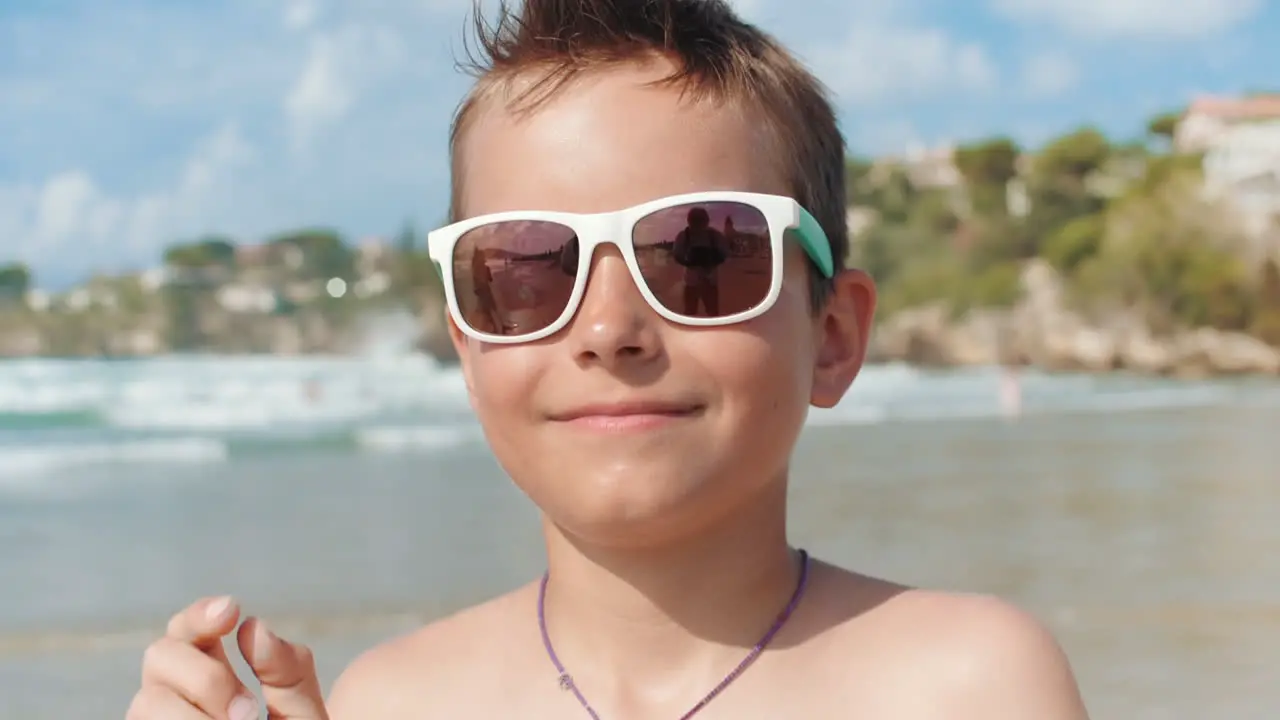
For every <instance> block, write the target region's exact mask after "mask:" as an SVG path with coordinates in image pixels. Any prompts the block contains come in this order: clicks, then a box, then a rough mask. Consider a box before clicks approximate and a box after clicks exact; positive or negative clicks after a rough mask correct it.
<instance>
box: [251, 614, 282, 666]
mask: <svg viewBox="0 0 1280 720" xmlns="http://www.w3.org/2000/svg"><path fill="white" fill-rule="evenodd" d="M254 634H255V635H256V637H255V638H254V646H255V647H254V650H255V651H256V654H257V656H258V660H259V661H260V662H263V661H266V660H267V658H269V657H271V651H272V646H273V645H275V644H276V642H277V641H278V640H279V638H277V637H276V634H275V633H273V632H271V629H270V628H268V627H267V624H266V623H265V622H262V621H261V620H259V621H258V630H257V632H256V633H254Z"/></svg>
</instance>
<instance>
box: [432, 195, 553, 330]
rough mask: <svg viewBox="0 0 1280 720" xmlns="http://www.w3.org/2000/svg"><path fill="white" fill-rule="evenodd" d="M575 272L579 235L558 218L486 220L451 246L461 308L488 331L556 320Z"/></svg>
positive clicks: (531, 326)
mask: <svg viewBox="0 0 1280 720" xmlns="http://www.w3.org/2000/svg"><path fill="white" fill-rule="evenodd" d="M577 273H578V238H577V236H576V235H574V232H573V230H572V229H570V228H568V227H566V226H564V225H561V224H559V223H553V222H543V221H540V220H520V221H504V222H496V223H490V224H488V225H482V226H480V227H477V228H474V229H472V230H469V231H467V232H466V233H465V234H464V235H463V236H462V237H460V238H458V244H457V245H455V246H454V250H453V282H454V293H455V294H456V295H457V300H458V308H459V309H460V310H461V311H462V317H463V319H464V320H465V321H466V323H467V324H468V325H470V326H471V327H472V328H474V329H475V330H478V331H480V332H484V333H489V334H490V335H508V336H518V335H527V334H529V333H532V332H537V331H538V330H542V329H543V328H545V327H547V326H548V325H550V324H551V323H553V322H555V320H556V318H558V317H560V315H561V314H562V313H563V312H564V309H565V307H566V306H567V305H568V304H569V296H570V295H571V294H572V293H573V281H574V278H575V276H576V275H577Z"/></svg>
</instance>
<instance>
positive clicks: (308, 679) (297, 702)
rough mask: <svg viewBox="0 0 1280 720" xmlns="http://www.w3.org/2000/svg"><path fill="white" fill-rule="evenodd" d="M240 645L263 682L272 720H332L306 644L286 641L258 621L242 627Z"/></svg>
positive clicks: (249, 622) (245, 623) (238, 641)
mask: <svg viewBox="0 0 1280 720" xmlns="http://www.w3.org/2000/svg"><path fill="white" fill-rule="evenodd" d="M236 642H237V644H238V645H239V646H240V652H241V654H243V655H244V659H245V662H247V663H248V664H249V668H250V669H251V670H253V674H254V676H255V677H257V678H258V682H260V683H262V698H263V700H265V701H266V704H267V717H268V718H270V719H271V720H328V717H329V715H328V713H327V712H326V711H325V708H324V695H323V693H322V692H321V690H320V680H319V679H318V678H317V677H316V664H315V659H314V658H313V657H312V655H311V651H310V650H309V649H308V648H306V647H305V646H303V645H295V644H293V643H290V642H287V641H285V640H282V639H280V638H278V637H276V635H275V634H274V633H272V632H271V630H270V629H268V628H267V626H266V624H265V623H263V622H262V621H261V620H259V619H257V618H249V619H248V620H245V621H244V623H243V624H242V625H241V626H240V631H239V632H238V633H237V634H236Z"/></svg>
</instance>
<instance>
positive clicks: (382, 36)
mask: <svg viewBox="0 0 1280 720" xmlns="http://www.w3.org/2000/svg"><path fill="white" fill-rule="evenodd" d="M405 58H406V53H405V52H404V44H403V42H402V40H401V38H400V36H399V34H398V33H396V32H395V31H393V30H391V29H389V28H386V27H381V26H361V25H348V26H345V27H342V28H339V29H338V30H336V31H332V32H317V33H315V34H314V35H313V36H312V38H311V45H310V50H309V53H308V55H307V61H306V63H305V64H304V66H303V68H302V72H301V73H300V74H299V76H298V78H297V80H296V81H295V82H294V84H293V86H292V87H291V88H290V89H289V91H288V93H287V95H286V96H285V98H284V109H285V112H286V114H287V116H288V119H289V127H290V141H291V143H292V144H293V148H294V150H302V149H305V148H306V147H307V146H308V145H310V144H311V143H312V142H313V141H314V140H315V139H316V137H317V136H318V135H319V134H320V133H321V132H323V131H324V129H325V128H326V127H328V126H331V125H333V124H334V123H337V122H338V121H340V120H342V119H343V118H344V117H345V116H346V115H347V114H348V113H350V112H351V110H352V109H353V108H354V107H355V104H356V102H357V100H358V99H359V97H360V94H361V92H362V91H363V90H365V89H366V88H367V87H368V86H369V85H370V84H373V83H375V82H377V81H378V80H379V79H380V78H381V77H383V76H385V75H387V74H388V73H393V72H394V71H395V70H397V69H398V66H399V65H400V63H402V62H403V61H404V60H405Z"/></svg>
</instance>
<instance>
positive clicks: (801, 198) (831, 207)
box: [449, 0, 849, 308]
mask: <svg viewBox="0 0 1280 720" xmlns="http://www.w3.org/2000/svg"><path fill="white" fill-rule="evenodd" d="M473 20H474V31H475V36H476V41H477V43H476V46H472V45H471V44H468V50H469V52H468V60H467V61H466V62H465V63H463V67H464V68H465V69H466V70H468V71H470V72H471V73H472V74H473V75H474V76H475V77H476V84H475V86H474V87H473V88H472V90H471V92H470V93H469V94H468V95H467V97H466V98H465V99H464V100H463V102H462V104H461V105H460V106H459V107H458V110H457V113H456V114H455V116H454V120H453V127H452V130H451V132H450V137H449V148H450V160H451V164H452V170H453V194H452V198H451V201H450V211H449V216H450V220H451V221H454V220H458V219H460V218H459V214H460V213H459V207H458V195H459V193H458V186H459V184H460V179H461V172H460V171H461V164H460V162H459V158H458V145H459V138H460V137H461V135H462V133H463V132H465V130H466V128H467V127H468V124H469V120H470V118H471V116H472V115H474V114H475V107H476V106H477V105H478V104H479V103H481V102H482V101H483V100H485V99H487V98H489V97H491V96H492V94H493V91H494V89H495V88H498V87H500V86H502V83H503V82H504V81H510V80H512V79H513V78H515V77H516V76H523V75H525V74H527V73H528V72H529V71H531V70H538V71H540V72H541V73H542V74H541V75H540V76H539V77H538V78H537V81H536V82H534V83H532V84H531V85H530V86H529V87H527V88H525V89H524V90H523V91H522V92H521V93H520V94H519V95H517V96H516V97H514V98H512V99H511V100H510V102H512V103H513V104H517V105H521V106H523V107H525V108H532V107H534V106H535V105H536V103H537V102H539V101H541V100H544V99H546V98H547V97H549V96H550V95H552V94H553V93H554V92H555V91H556V90H557V89H558V88H560V87H562V86H563V85H564V83H566V82H568V81H569V80H571V79H572V78H573V77H575V76H576V75H577V74H578V73H579V72H582V71H583V70H588V69H592V68H596V67H600V66H603V65H608V64H611V63H620V62H628V61H634V60H638V59H643V58H644V57H646V56H651V55H655V54H656V55H660V56H664V57H668V58H671V59H672V60H674V61H675V64H676V68H677V69H676V70H675V71H674V72H673V73H672V74H671V75H669V76H668V77H666V78H664V79H663V80H661V81H660V82H662V83H663V84H670V85H675V86H678V87H680V88H681V89H682V90H685V91H689V92H692V93H693V94H695V95H696V96H699V97H710V98H713V99H717V100H722V99H723V100H732V101H736V102H742V103H744V104H745V105H746V106H747V107H750V108H751V109H753V110H755V111H757V112H759V113H760V114H761V115H762V117H763V119H764V121H765V123H766V125H767V126H768V132H769V133H770V134H771V135H772V140H773V142H774V145H775V157H776V159H777V162H778V163H779V166H780V167H779V169H780V170H781V172H782V173H783V176H784V178H785V180H786V182H787V183H788V184H789V186H790V190H791V192H792V193H793V196H794V197H795V199H796V200H797V201H798V202H799V203H800V204H801V205H803V206H804V207H805V208H806V209H808V210H809V212H811V213H813V216H814V218H816V219H817V221H818V223H819V224H820V225H821V226H822V229H823V230H824V231H825V232H826V234H827V239H828V241H829V242H830V243H831V253H832V255H833V256H834V258H835V262H836V269H837V270H839V269H841V268H843V267H844V261H845V256H846V255H847V254H848V249H849V231H848V224H847V220H846V215H845V168H844V162H845V142H844V136H843V135H842V134H841V133H840V129H839V127H838V126H837V124H836V116H835V110H834V108H833V107H832V104H831V101H830V99H829V97H828V93H827V90H826V88H825V87H824V86H823V85H822V83H821V82H819V81H818V79H817V78H816V77H814V76H813V74H812V73H810V72H809V71H808V70H807V69H806V68H805V67H804V66H803V65H801V63H800V62H799V61H798V60H797V59H796V58H795V57H794V56H793V55H792V54H791V53H790V52H788V51H787V50H786V49H785V48H783V47H782V45H781V44H779V43H778V41H777V40H775V39H774V38H773V37H771V36H770V35H768V34H766V33H765V32H763V31H761V30H760V29H758V28H756V27H755V26H753V25H751V24H749V23H747V22H744V21H743V20H742V19H741V18H739V17H738V15H737V14H736V13H735V12H734V11H733V9H732V8H730V7H729V5H728V4H727V3H726V2H724V0H523V1H522V2H521V3H520V7H519V10H513V9H512V7H511V3H510V2H508V1H507V0H502V2H501V3H500V6H499V8H498V11H497V14H496V18H495V19H494V20H492V21H487V20H486V19H485V18H484V15H483V13H482V12H481V9H480V2H479V0H476V5H475V7H474V8H473ZM814 270H815V268H814V267H813V265H812V263H810V274H811V277H813V278H815V281H814V282H812V283H811V285H812V288H813V300H814V307H815V308H818V307H821V305H822V303H824V302H825V301H826V298H827V296H828V294H829V293H830V288H831V284H830V282H828V281H825V279H823V278H821V276H819V275H817V274H816V272H814Z"/></svg>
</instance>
